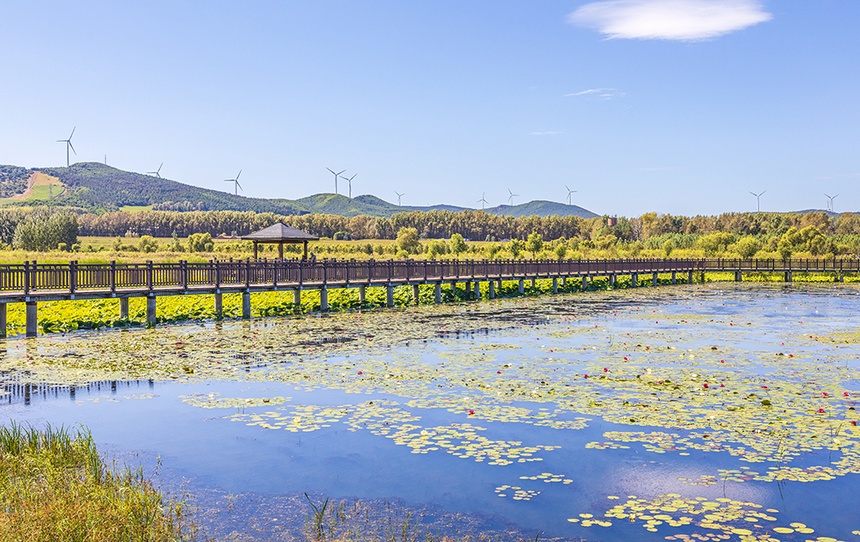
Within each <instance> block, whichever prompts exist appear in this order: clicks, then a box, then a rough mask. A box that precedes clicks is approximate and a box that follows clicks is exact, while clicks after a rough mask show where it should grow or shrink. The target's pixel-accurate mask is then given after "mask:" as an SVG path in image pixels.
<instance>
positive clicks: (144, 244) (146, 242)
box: [137, 235, 158, 252]
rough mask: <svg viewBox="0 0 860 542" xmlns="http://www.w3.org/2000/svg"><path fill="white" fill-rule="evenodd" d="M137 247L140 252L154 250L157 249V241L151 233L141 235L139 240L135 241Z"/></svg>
mask: <svg viewBox="0 0 860 542" xmlns="http://www.w3.org/2000/svg"><path fill="white" fill-rule="evenodd" d="M137 249H138V250H139V251H141V252H156V251H157V250H158V242H156V240H155V238H154V237H153V236H151V235H141V236H140V241H139V242H138V243H137Z"/></svg>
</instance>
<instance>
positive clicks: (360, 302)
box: [358, 286, 367, 307]
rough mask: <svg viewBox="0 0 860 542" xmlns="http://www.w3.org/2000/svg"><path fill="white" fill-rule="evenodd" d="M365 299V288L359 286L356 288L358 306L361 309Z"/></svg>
mask: <svg viewBox="0 0 860 542" xmlns="http://www.w3.org/2000/svg"><path fill="white" fill-rule="evenodd" d="M366 299H367V287H366V286H359V287H358V306H359V307H363V306H364V303H365V301H366Z"/></svg>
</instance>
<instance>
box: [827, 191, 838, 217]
mask: <svg viewBox="0 0 860 542" xmlns="http://www.w3.org/2000/svg"><path fill="white" fill-rule="evenodd" d="M824 195H825V196H827V199H828V200H830V201H829V202H828V203H827V210H828V211H830V212H831V213H832V212H833V200H835V199H836V198H838V197H839V194H836V195H835V196H828V195H827V193H826V192H825V193H824Z"/></svg>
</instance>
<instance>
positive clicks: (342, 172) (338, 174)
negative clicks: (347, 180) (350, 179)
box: [332, 169, 346, 175]
mask: <svg viewBox="0 0 860 542" xmlns="http://www.w3.org/2000/svg"><path fill="white" fill-rule="evenodd" d="M345 172H346V170H345V169H344V170H343V171H341V172H340V173H334V171H332V173H334V174H335V175H340V174H341V173H345Z"/></svg>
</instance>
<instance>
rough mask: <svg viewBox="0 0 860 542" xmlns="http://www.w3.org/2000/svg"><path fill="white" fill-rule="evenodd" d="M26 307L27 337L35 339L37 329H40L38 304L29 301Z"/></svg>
mask: <svg viewBox="0 0 860 542" xmlns="http://www.w3.org/2000/svg"><path fill="white" fill-rule="evenodd" d="M26 307H27V308H26V313H27V314H26V323H25V335H26V336H27V337H35V336H36V329H37V328H38V322H37V311H36V302H35V301H27V302H26Z"/></svg>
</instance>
